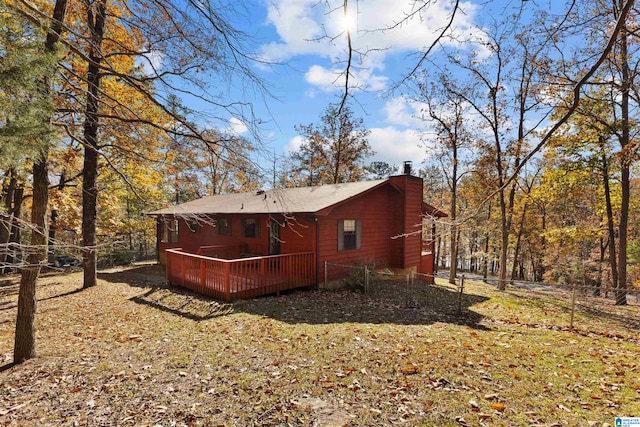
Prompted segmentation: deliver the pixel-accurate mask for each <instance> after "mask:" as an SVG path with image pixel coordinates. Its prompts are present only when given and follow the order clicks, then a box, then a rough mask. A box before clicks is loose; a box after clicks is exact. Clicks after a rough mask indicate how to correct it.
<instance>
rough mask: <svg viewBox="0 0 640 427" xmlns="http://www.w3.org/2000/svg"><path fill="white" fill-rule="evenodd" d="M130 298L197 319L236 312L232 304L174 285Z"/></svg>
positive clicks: (155, 288) (153, 289)
mask: <svg viewBox="0 0 640 427" xmlns="http://www.w3.org/2000/svg"><path fill="white" fill-rule="evenodd" d="M130 300H131V301H133V302H135V303H138V304H144V305H148V306H150V307H153V308H156V309H158V310H162V311H166V312H169V313H173V314H176V315H178V316H182V317H185V318H187V319H191V320H197V321H200V320H207V319H212V318H214V317H219V316H225V315H227V314H231V313H233V312H234V306H233V305H232V304H223V303H219V302H218V301H215V300H213V299H211V298H208V297H206V296H202V295H198V294H196V293H193V292H191V291H190V290H188V289H181V288H173V287H172V288H169V287H164V288H159V287H154V288H151V289H150V290H149V291H148V292H146V293H144V294H143V295H139V296H135V297H133V298H131V299H130Z"/></svg>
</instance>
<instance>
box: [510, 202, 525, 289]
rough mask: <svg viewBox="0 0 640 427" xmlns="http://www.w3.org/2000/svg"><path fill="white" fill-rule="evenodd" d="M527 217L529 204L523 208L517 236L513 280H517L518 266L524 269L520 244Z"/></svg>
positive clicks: (512, 269) (512, 267)
mask: <svg viewBox="0 0 640 427" xmlns="http://www.w3.org/2000/svg"><path fill="white" fill-rule="evenodd" d="M526 215H527V203H525V204H524V206H523V207H522V217H520V229H519V230H518V235H517V236H516V247H515V248H514V251H513V264H512V265H511V279H512V280H514V279H516V276H517V268H518V264H520V267H522V263H521V262H520V243H521V241H522V234H523V229H524V221H525V218H526Z"/></svg>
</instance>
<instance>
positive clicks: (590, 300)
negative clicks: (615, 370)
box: [507, 288, 640, 331]
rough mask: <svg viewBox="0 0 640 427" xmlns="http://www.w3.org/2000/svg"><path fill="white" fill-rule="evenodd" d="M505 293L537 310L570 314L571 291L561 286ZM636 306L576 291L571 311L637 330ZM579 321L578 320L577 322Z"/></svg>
mask: <svg viewBox="0 0 640 427" xmlns="http://www.w3.org/2000/svg"><path fill="white" fill-rule="evenodd" d="M507 294H508V295H509V296H510V297H512V298H516V299H518V300H519V301H521V303H522V304H527V305H530V306H531V307H533V308H535V309H538V310H546V311H553V312H554V313H557V314H558V315H560V316H569V315H570V313H571V298H572V297H571V293H570V292H569V291H568V290H562V289H560V290H559V289H547V290H532V289H528V290H521V289H520V288H513V289H510V290H508V291H507ZM639 311H640V310H639V309H638V307H637V306H634V305H627V306H616V305H615V301H614V300H613V299H610V298H609V299H608V298H604V297H595V296H591V295H585V294H578V296H577V299H576V305H575V313H576V314H580V315H582V316H587V317H591V318H595V319H602V320H607V321H611V322H614V323H615V324H617V326H618V327H620V328H622V329H627V330H634V331H638V330H640V320H639V318H638V312H639ZM578 322H579V321H578Z"/></svg>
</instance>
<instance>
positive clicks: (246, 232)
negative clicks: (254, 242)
mask: <svg viewBox="0 0 640 427" xmlns="http://www.w3.org/2000/svg"><path fill="white" fill-rule="evenodd" d="M258 231H259V230H258V220H257V219H255V218H249V219H243V220H242V236H243V237H258V236H259V235H258Z"/></svg>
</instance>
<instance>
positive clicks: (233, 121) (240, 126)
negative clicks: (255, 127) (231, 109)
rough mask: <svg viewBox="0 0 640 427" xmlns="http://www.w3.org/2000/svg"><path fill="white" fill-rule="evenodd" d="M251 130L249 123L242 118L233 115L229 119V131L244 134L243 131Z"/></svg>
mask: <svg viewBox="0 0 640 427" xmlns="http://www.w3.org/2000/svg"><path fill="white" fill-rule="evenodd" d="M248 130H249V128H248V127H247V125H246V124H245V123H244V122H243V121H242V120H240V119H237V118H235V117H232V118H230V119H229V127H228V128H227V131H228V132H230V133H232V134H234V135H242V134H243V133H245V132H247V131H248Z"/></svg>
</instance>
